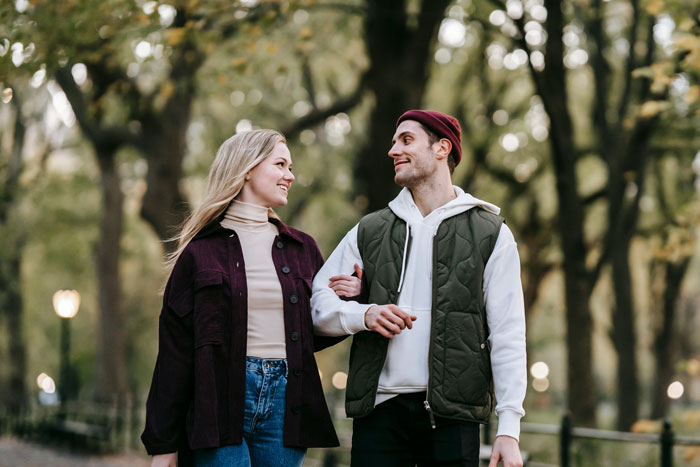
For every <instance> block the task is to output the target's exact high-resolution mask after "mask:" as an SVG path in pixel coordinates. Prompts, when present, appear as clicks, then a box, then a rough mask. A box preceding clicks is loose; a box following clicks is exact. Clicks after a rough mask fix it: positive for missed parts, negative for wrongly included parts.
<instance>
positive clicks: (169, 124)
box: [141, 101, 190, 251]
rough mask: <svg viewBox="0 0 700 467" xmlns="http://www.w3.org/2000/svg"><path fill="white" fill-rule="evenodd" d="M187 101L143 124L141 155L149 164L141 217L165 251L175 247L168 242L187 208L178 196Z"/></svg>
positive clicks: (188, 103) (183, 200)
mask: <svg viewBox="0 0 700 467" xmlns="http://www.w3.org/2000/svg"><path fill="white" fill-rule="evenodd" d="M189 112H190V102H189V101H188V102H183V103H182V106H180V107H179V108H178V109H177V110H175V109H173V111H172V113H170V115H163V116H162V119H151V120H149V121H148V122H144V128H143V129H144V135H146V136H145V145H146V149H145V151H144V155H145V158H146V160H147V161H148V173H147V175H146V184H147V188H146V193H145V194H144V196H143V200H142V205H141V217H143V219H144V220H146V221H147V222H148V223H149V224H150V225H151V226H152V227H153V230H154V231H155V232H156V235H158V238H160V239H161V240H163V241H165V243H164V246H165V250H166V251H172V250H173V249H174V248H175V246H176V245H175V244H174V242H168V241H166V240H167V239H169V238H171V237H172V236H173V235H175V233H176V228H177V227H178V226H179V225H180V223H182V221H183V219H184V218H185V215H186V214H187V211H188V208H187V204H186V202H185V199H184V197H183V196H182V194H181V193H180V187H179V182H180V178H181V177H182V160H183V159H184V156H185V149H186V147H187V143H186V140H185V137H186V134H187V125H188V122H189Z"/></svg>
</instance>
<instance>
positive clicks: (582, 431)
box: [484, 414, 700, 467]
mask: <svg viewBox="0 0 700 467" xmlns="http://www.w3.org/2000/svg"><path fill="white" fill-rule="evenodd" d="M520 431H521V432H522V433H531V434H546V435H555V436H559V465H560V466H561V467H571V465H572V463H571V445H572V442H573V441H574V440H575V439H590V440H602V441H613V442H631V443H643V444H657V445H659V447H660V456H659V466H660V467H673V465H674V463H673V447H674V446H700V437H692V436H678V435H676V434H675V433H674V432H673V427H672V426H671V422H670V421H668V420H665V421H664V422H663V428H662V430H661V433H629V432H622V431H612V430H598V429H594V428H582V427H575V426H573V425H572V424H571V417H570V416H569V415H568V414H567V415H564V416H563V417H562V420H561V424H560V425H546V424H541V423H527V422H523V423H521V424H520ZM486 433H488V430H486ZM484 441H485V442H487V443H488V442H489V441H490V439H489V436H488V435H487V436H485V440H484Z"/></svg>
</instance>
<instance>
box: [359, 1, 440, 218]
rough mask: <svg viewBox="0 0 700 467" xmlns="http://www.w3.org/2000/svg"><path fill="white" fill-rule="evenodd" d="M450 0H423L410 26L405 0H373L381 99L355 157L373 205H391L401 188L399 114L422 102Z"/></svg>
mask: <svg viewBox="0 0 700 467" xmlns="http://www.w3.org/2000/svg"><path fill="white" fill-rule="evenodd" d="M449 3H450V2H449V1H446V0H423V2H422V4H421V11H420V14H419V15H418V24H417V26H415V27H410V26H408V17H407V14H406V1H405V0H368V10H369V11H368V13H367V20H366V22H365V31H366V32H365V33H366V36H367V51H368V54H369V58H370V69H369V72H368V86H367V88H368V89H371V90H372V91H373V92H374V96H375V105H374V109H373V110H372V114H371V116H370V119H369V123H368V130H367V140H366V142H365V144H364V146H363V147H362V148H361V149H360V151H359V153H358V155H357V157H356V158H355V167H354V172H355V180H356V181H357V193H359V194H362V195H364V196H366V197H367V210H368V211H374V210H377V209H381V208H384V207H386V205H387V203H388V202H389V201H390V200H391V199H392V198H393V197H394V196H396V193H397V192H398V191H399V187H397V186H396V185H395V184H394V183H393V182H392V179H393V176H394V171H393V164H392V162H391V159H390V158H389V157H388V155H387V153H388V151H389V148H390V147H391V138H392V136H393V135H394V131H395V130H396V120H397V119H398V117H399V116H400V115H401V114H402V113H403V112H404V111H406V110H409V109H412V108H419V107H420V105H421V102H422V100H423V94H424V92H425V86H426V84H427V82H428V71H429V65H430V63H431V60H432V53H431V52H432V44H433V42H434V39H435V35H436V33H437V29H438V27H439V25H440V22H441V21H442V18H443V16H444V12H445V8H446V7H447V5H449Z"/></svg>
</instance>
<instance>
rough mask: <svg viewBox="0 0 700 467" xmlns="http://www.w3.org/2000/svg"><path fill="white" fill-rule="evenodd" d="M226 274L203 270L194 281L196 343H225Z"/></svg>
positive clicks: (197, 345)
mask: <svg viewBox="0 0 700 467" xmlns="http://www.w3.org/2000/svg"><path fill="white" fill-rule="evenodd" d="M225 279H226V276H225V274H224V273H222V272H221V271H203V272H201V273H199V274H198V275H197V277H196V279H195V281H194V345H195V348H196V347H201V346H203V345H215V344H221V343H223V339H224V323H225V310H226V306H225V304H226V297H225V290H224V288H225Z"/></svg>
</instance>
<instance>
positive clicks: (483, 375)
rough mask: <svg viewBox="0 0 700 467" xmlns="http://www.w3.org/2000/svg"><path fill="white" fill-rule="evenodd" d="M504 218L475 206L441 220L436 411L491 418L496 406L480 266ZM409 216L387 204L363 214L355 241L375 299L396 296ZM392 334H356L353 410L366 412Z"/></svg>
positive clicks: (433, 383)
mask: <svg viewBox="0 0 700 467" xmlns="http://www.w3.org/2000/svg"><path fill="white" fill-rule="evenodd" d="M502 222H503V219H502V218H501V217H499V216H497V215H495V214H492V213H490V212H487V211H485V210H482V209H479V208H475V209H471V210H469V211H466V212H464V213H462V214H458V215H456V216H454V217H451V218H449V219H446V220H444V221H443V222H442V224H441V225H440V227H439V229H438V231H437V234H436V238H435V241H436V242H437V250H436V252H437V254H436V257H435V258H433V261H434V265H433V266H434V275H433V281H434V283H433V290H434V291H436V293H435V294H434V295H435V296H434V297H433V312H432V326H433V333H432V335H433V343H432V345H433V349H432V352H433V353H432V360H431V362H430V365H431V367H430V378H431V379H430V383H429V384H430V391H431V395H430V397H431V402H432V407H433V410H434V411H435V413H437V414H438V415H443V416H448V417H452V418H460V419H465V420H472V421H478V422H486V421H487V420H488V418H489V415H490V413H491V410H492V409H493V395H492V391H491V388H492V382H491V365H490V360H489V355H488V349H487V348H484V349H482V348H481V345H482V343H484V342H485V340H486V337H487V335H488V334H487V329H486V320H485V310H484V304H483V294H482V277H483V270H484V266H485V264H486V262H487V261H488V258H489V256H490V254H491V252H492V251H493V247H494V245H495V243H496V240H497V238H498V233H499V231H500V226H501V224H502ZM405 239H406V224H405V222H404V221H402V220H401V219H399V218H397V217H396V216H395V215H394V214H393V212H391V210H390V209H389V208H385V209H382V210H380V211H377V212H374V213H372V214H369V215H367V216H365V217H364V218H363V219H362V220H361V221H360V226H359V230H358V246H359V248H360V254H361V255H362V260H363V262H364V267H365V275H366V278H367V281H368V284H369V285H370V302H372V303H379V304H385V303H396V299H397V296H396V289H397V287H398V282H399V276H400V274H401V270H400V269H401V259H402V256H403V248H404V242H405ZM387 346H388V339H386V338H384V337H382V336H380V335H379V334H377V333H373V332H360V333H358V334H356V335H355V336H354V337H353V344H352V348H351V351H350V374H349V380H348V389H347V392H346V410H347V413H348V415H349V416H351V417H356V416H363V415H366V414H368V413H369V412H370V411H371V410H372V409H373V407H374V399H375V394H376V389H377V383H378V380H379V374H380V373H381V369H382V366H383V365H384V360H385V358H386V351H387Z"/></svg>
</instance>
